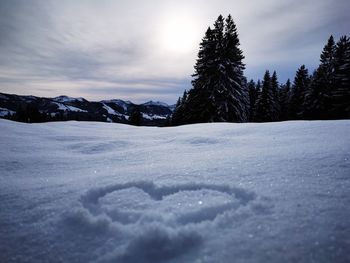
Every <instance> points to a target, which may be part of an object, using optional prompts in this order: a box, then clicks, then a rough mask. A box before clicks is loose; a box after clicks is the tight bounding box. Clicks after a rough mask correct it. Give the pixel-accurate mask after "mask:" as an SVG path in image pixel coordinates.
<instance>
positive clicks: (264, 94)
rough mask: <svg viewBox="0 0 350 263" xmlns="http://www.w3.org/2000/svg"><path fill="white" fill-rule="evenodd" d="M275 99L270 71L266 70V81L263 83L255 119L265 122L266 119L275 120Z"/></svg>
mask: <svg viewBox="0 0 350 263" xmlns="http://www.w3.org/2000/svg"><path fill="white" fill-rule="evenodd" d="M273 104H274V99H273V91H272V83H271V76H270V72H269V71H268V70H266V72H265V75H264V81H263V84H262V90H261V93H260V96H259V98H258V101H257V106H256V112H255V118H254V119H255V121H258V122H265V121H274V120H275V113H274V107H273Z"/></svg>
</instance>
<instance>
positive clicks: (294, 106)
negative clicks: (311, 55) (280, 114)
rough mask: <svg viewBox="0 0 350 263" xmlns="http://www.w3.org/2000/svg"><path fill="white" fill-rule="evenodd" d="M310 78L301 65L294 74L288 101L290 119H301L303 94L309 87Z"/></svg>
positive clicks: (302, 114)
mask: <svg viewBox="0 0 350 263" xmlns="http://www.w3.org/2000/svg"><path fill="white" fill-rule="evenodd" d="M309 83H310V78H309V73H308V70H307V68H306V67H305V65H302V66H301V67H300V68H299V69H298V70H297V72H296V75H295V78H294V85H293V89H292V93H291V100H290V119H292V120H295V119H297V120H298V119H299V120H300V119H303V117H304V101H305V93H306V90H307V88H308V86H309Z"/></svg>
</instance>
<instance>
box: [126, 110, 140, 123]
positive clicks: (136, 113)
mask: <svg viewBox="0 0 350 263" xmlns="http://www.w3.org/2000/svg"><path fill="white" fill-rule="evenodd" d="M129 123H130V124H131V125H135V126H140V125H141V123H142V114H141V112H140V109H139V108H135V109H134V110H133V112H132V113H131V115H130V117H129Z"/></svg>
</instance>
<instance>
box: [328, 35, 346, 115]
mask: <svg viewBox="0 0 350 263" xmlns="http://www.w3.org/2000/svg"><path fill="white" fill-rule="evenodd" d="M334 64H335V65H334V83H335V87H334V89H333V90H332V117H333V118H350V39H349V38H348V37H346V36H343V37H341V38H340V40H339V42H338V43H337V46H336V51H335V56H334Z"/></svg>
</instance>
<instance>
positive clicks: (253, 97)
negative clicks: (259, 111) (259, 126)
mask: <svg viewBox="0 0 350 263" xmlns="http://www.w3.org/2000/svg"><path fill="white" fill-rule="evenodd" d="M259 83H260V82H259ZM248 92H249V121H254V114H255V106H256V101H257V99H258V96H259V91H258V89H257V87H256V85H255V82H254V80H251V81H250V82H249V83H248Z"/></svg>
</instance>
